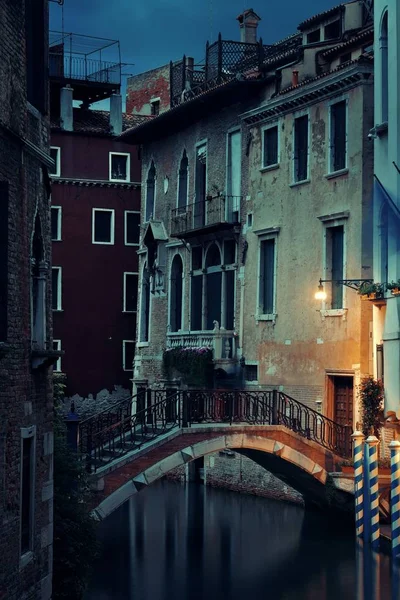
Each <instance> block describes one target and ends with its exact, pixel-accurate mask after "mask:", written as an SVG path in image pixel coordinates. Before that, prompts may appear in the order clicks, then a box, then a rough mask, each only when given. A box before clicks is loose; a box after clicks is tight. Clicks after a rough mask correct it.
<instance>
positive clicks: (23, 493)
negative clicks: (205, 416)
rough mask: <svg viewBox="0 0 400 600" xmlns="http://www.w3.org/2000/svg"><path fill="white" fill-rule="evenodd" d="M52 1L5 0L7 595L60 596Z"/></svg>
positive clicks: (1, 134) (1, 175)
mask: <svg viewBox="0 0 400 600" xmlns="http://www.w3.org/2000/svg"><path fill="white" fill-rule="evenodd" d="M47 47H48V3H47V0H41V1H36V2H34V1H33V0H25V2H17V3H11V2H8V1H7V0H1V2H0V76H1V81H2V85H1V88H0V423H1V425H0V523H1V536H0V555H1V565H0V597H1V598H2V599H7V600H11V599H12V600H21V599H23V598H43V599H49V598H50V597H51V573H52V538H53V533H52V531H53V401H52V384H51V364H52V362H53V361H54V360H55V359H56V358H57V354H56V353H54V352H53V350H52V315H51V302H50V299H51V277H50V265H51V242H50V203H49V202H50V201H49V196H50V181H49V177H48V168H51V167H52V161H51V158H50V154H49V120H48V109H49V105H48V80H47Z"/></svg>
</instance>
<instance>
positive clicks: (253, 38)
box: [236, 8, 261, 44]
mask: <svg viewBox="0 0 400 600" xmlns="http://www.w3.org/2000/svg"><path fill="white" fill-rule="evenodd" d="M236 19H237V21H239V27H240V41H241V42H245V43H246V44H257V27H258V23H259V22H260V21H261V17H259V16H258V15H257V14H256V13H255V12H254V10H253V9H252V8H247V9H246V10H244V11H243V13H242V14H241V15H239V16H238V17H237V18H236Z"/></svg>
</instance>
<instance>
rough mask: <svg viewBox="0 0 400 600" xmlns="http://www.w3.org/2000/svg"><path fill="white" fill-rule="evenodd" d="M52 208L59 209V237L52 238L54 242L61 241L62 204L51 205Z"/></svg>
mask: <svg viewBox="0 0 400 600" xmlns="http://www.w3.org/2000/svg"><path fill="white" fill-rule="evenodd" d="M51 210H52V211H53V210H57V237H56V238H53V237H52V238H51V241H52V242H61V241H62V238H61V227H62V206H51Z"/></svg>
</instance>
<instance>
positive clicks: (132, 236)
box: [125, 210, 140, 246]
mask: <svg viewBox="0 0 400 600" xmlns="http://www.w3.org/2000/svg"><path fill="white" fill-rule="evenodd" d="M139 238H140V213H139V212H135V211H133V210H126V211H125V246H138V245H139Z"/></svg>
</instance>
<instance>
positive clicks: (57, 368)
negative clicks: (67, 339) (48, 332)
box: [53, 340, 61, 373]
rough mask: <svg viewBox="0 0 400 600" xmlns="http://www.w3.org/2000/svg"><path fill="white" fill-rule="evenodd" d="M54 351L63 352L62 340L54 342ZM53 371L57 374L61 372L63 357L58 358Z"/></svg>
mask: <svg viewBox="0 0 400 600" xmlns="http://www.w3.org/2000/svg"><path fill="white" fill-rule="evenodd" d="M53 350H57V351H59V352H60V351H61V340H53ZM53 371H56V372H57V373H59V372H60V371H61V356H60V357H59V358H57V362H56V363H55V365H54V367H53Z"/></svg>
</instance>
